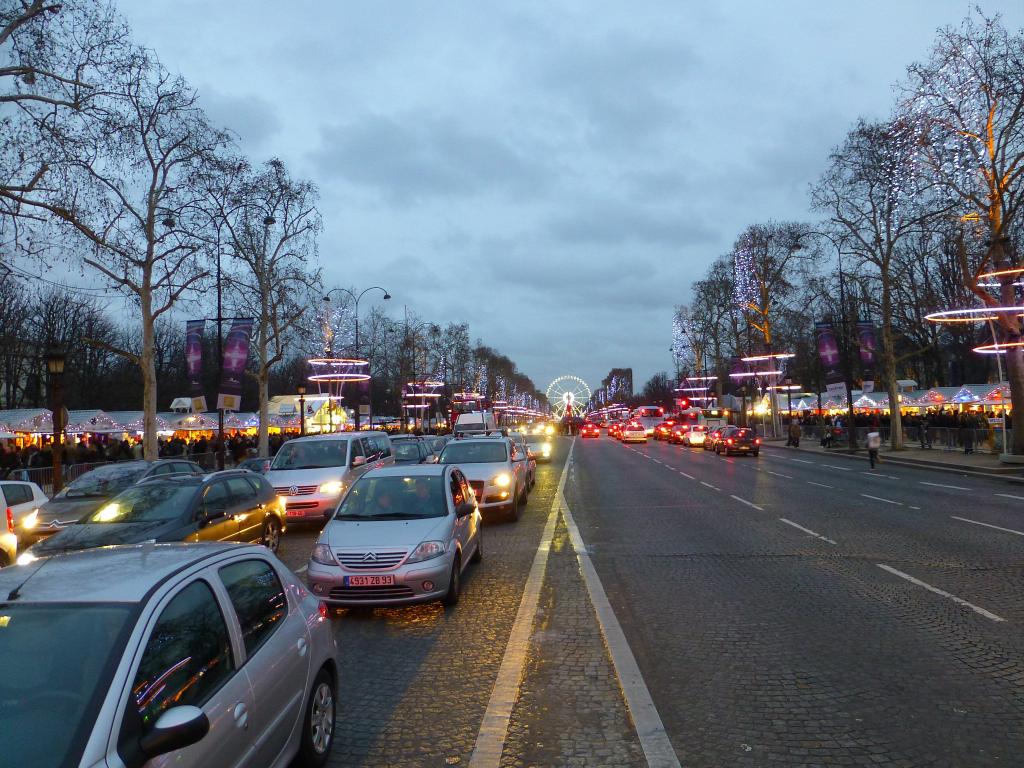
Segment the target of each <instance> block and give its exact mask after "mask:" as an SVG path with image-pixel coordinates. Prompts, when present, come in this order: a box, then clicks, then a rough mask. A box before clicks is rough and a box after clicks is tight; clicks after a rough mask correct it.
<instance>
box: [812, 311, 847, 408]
mask: <svg viewBox="0 0 1024 768" xmlns="http://www.w3.org/2000/svg"><path fill="white" fill-rule="evenodd" d="M814 335H815V337H816V338H817V341H818V357H820V358H821V370H822V375H823V378H824V380H825V391H826V392H828V394H829V397H838V396H842V395H843V394H844V393H845V391H846V385H845V382H844V381H843V371H842V368H841V367H840V363H839V343H838V342H837V341H836V331H835V327H834V326H833V325H832V322H831V321H829V320H827V321H824V322H820V323H815V324H814Z"/></svg>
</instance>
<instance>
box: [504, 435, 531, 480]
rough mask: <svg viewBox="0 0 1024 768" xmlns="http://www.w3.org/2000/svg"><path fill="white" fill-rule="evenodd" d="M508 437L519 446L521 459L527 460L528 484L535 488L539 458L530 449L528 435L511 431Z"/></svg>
mask: <svg viewBox="0 0 1024 768" xmlns="http://www.w3.org/2000/svg"><path fill="white" fill-rule="evenodd" d="M508 439H509V440H511V441H512V442H513V443H515V444H516V447H518V448H519V451H518V454H519V458H518V460H519V461H523V462H526V484H527V486H529V487H530V489H531V490H532V489H533V486H535V485H536V484H537V458H536V457H535V456H534V455H533V453H532V452H531V451H530V446H529V443H527V441H526V435H524V434H523V433H522V432H509V433H508Z"/></svg>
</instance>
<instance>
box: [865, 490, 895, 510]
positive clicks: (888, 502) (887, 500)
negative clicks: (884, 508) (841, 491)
mask: <svg viewBox="0 0 1024 768" xmlns="http://www.w3.org/2000/svg"><path fill="white" fill-rule="evenodd" d="M861 496H863V497H864V498H865V499H873V500H874V501H884V502H885V503H886V504H895V505H896V506H897V507H902V506H903V502H902V501H893V500H892V499H883V498H882V497H881V496H868V495H867V494H866V493H862V494H861Z"/></svg>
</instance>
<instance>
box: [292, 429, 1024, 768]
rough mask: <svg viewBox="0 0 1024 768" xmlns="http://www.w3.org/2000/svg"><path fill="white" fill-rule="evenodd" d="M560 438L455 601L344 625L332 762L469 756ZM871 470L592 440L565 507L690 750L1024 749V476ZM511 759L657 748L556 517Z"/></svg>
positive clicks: (345, 619) (754, 762)
mask: <svg viewBox="0 0 1024 768" xmlns="http://www.w3.org/2000/svg"><path fill="white" fill-rule="evenodd" d="M568 447H569V441H568V440H564V439H563V440H559V441H557V449H556V455H555V457H554V460H553V461H552V463H551V464H550V465H547V466H541V467H540V471H539V474H538V484H537V487H536V489H535V490H534V492H533V494H532V495H531V498H530V502H529V505H528V507H527V508H526V511H525V514H524V515H523V516H522V518H521V519H520V521H519V522H518V523H515V524H495V525H487V526H486V527H485V529H484V532H485V542H486V556H485V560H484V562H483V563H482V564H481V565H480V566H478V567H477V568H476V569H475V570H472V571H471V572H470V576H469V578H468V579H467V581H466V585H465V593H464V596H463V600H462V601H461V602H460V604H459V605H458V606H457V607H456V608H455V609H449V610H447V611H445V610H444V609H442V608H441V607H440V606H434V605H429V606H419V607H413V608H406V609H389V610H363V611H347V612H342V613H340V614H339V615H338V616H337V617H336V618H335V620H334V621H335V626H336V629H337V633H338V640H339V648H340V654H341V656H340V664H341V669H342V686H343V690H342V692H341V709H340V711H339V713H338V730H337V737H338V741H337V744H336V749H335V753H334V756H333V758H332V761H333V762H332V764H333V765H339V766H340V765H346V766H444V765H468V764H469V762H470V759H471V755H472V751H473V746H474V743H475V740H476V738H477V734H478V732H479V730H480V727H481V720H482V718H483V714H484V711H485V709H486V707H487V704H488V700H489V697H490V695H491V690H492V687H493V686H494V682H495V678H496V676H497V671H498V667H499V665H500V664H501V660H502V656H503V654H504V652H505V646H506V643H507V641H508V637H509V634H510V632H511V630H512V625H513V622H514V620H515V616H516V612H517V610H518V607H519V603H520V600H521V598H522V594H523V587H524V583H525V581H526V577H527V573H528V572H529V570H530V566H531V563H532V562H533V559H534V557H535V555H536V553H537V548H538V544H539V542H540V541H541V533H542V530H543V528H544V525H545V522H546V520H547V518H548V515H549V513H550V510H551V508H552V500H553V497H554V494H555V492H556V488H557V484H558V480H559V476H560V475H561V472H562V465H563V462H564V460H565V456H566V454H567V451H568ZM865 470H866V467H864V466H863V465H862V464H861V463H860V462H856V461H847V460H844V459H843V458H841V457H827V456H822V457H817V456H808V455H807V454H799V453H796V452H787V451H784V450H782V449H778V448H767V447H766V448H765V449H764V450H763V451H762V455H761V456H760V457H759V458H752V457H737V458H728V459H727V458H721V457H717V456H715V455H713V454H711V453H705V452H702V451H699V450H688V449H681V448H678V447H674V446H667V445H663V444H658V443H653V444H648V445H646V446H637V447H630V446H623V445H620V444H618V443H616V442H614V441H611V440H608V439H607V438H605V437H602V438H601V439H600V440H587V441H577V443H576V445H575V448H574V452H573V461H572V464H571V465H570V468H569V472H568V476H567V483H566V486H565V497H566V501H567V504H568V506H569V508H570V509H571V510H572V513H573V516H574V518H575V520H576V523H577V525H578V526H579V529H580V533H581V535H582V538H583V540H584V542H585V543H586V548H587V551H588V552H589V553H590V557H591V559H592V561H593V563H594V565H595V566H596V569H597V573H598V575H599V577H600V579H601V581H602V583H603V585H604V588H605V590H606V591H607V594H608V598H609V600H610V602H611V605H612V608H613V609H614V611H615V614H616V616H617V617H618V619H619V621H620V622H621V624H622V628H623V631H624V633H625V636H626V640H627V641H628V643H629V646H630V648H631V649H632V652H633V655H634V656H635V657H636V660H637V662H638V663H639V667H640V671H641V673H642V675H643V678H644V681H645V682H646V685H647V687H648V689H649V690H650V694H651V697H652V698H653V702H654V705H655V706H656V708H657V711H658V713H659V714H660V717H661V720H662V721H663V723H664V727H665V729H666V731H667V734H668V737H669V738H670V740H671V744H672V747H673V748H674V749H675V752H676V753H677V755H678V757H679V760H680V762H681V763H682V765H685V766H766V765H792V766H811V765H894V766H990V765H991V766H1012V765H1020V764H1024V763H1022V761H1021V759H1020V755H1021V754H1024V635H1022V633H1021V631H1020V626H1021V624H1022V623H1024V600H1022V599H1021V594H1022V589H1024V491H1020V490H1018V488H1019V486H1014V485H1012V484H1010V483H1008V482H1006V481H1004V480H999V479H988V478H976V477H967V476H957V475H950V474H949V473H940V472H935V471H931V470H926V469H917V468H913V467H898V468H897V467H894V466H883V467H880V468H879V470H878V471H876V472H874V473H871V472H868V471H865ZM313 538H314V534H313V533H312V532H290V533H289V535H288V537H287V539H286V542H285V544H284V546H283V548H282V557H283V558H284V559H285V561H286V562H288V563H289V564H290V565H291V566H292V567H293V568H300V567H301V566H302V565H303V564H304V563H305V558H306V556H307V554H308V551H309V547H310V546H311V544H312V541H313ZM500 764H501V765H502V766H509V767H511V766H642V765H645V764H646V763H645V760H644V753H643V751H642V749H641V741H640V738H639V737H638V735H637V734H636V732H635V729H634V727H633V724H632V720H631V718H630V713H629V711H628V708H627V707H626V706H625V703H624V698H623V694H622V690H621V688H620V684H619V679H618V677H617V675H616V670H615V667H614V665H613V663H612V660H611V658H610V657H609V652H608V649H607V647H606V643H605V640H604V637H603V635H602V631H601V627H600V626H599V624H598V621H597V619H596V615H595V612H594V608H593V606H592V605H591V603H590V598H589V597H588V593H587V589H586V586H585V584H584V580H583V577H582V576H581V572H580V567H579V563H578V561H577V557H576V553H575V551H574V550H573V548H572V546H571V544H570V542H569V539H568V537H567V534H566V529H565V523H564V520H563V519H562V517H561V516H559V517H558V524H557V526H556V528H555V533H554V539H553V541H552V544H551V548H550V553H549V556H548V560H547V570H546V574H545V578H544V580H543V586H542V588H541V592H540V596H539V603H538V610H537V615H536V617H535V621H534V623H533V625H532V630H531V634H530V643H529V651H528V653H527V658H526V663H525V665H524V669H523V673H522V680H521V682H520V686H519V692H518V697H517V699H516V703H515V706H514V708H513V711H512V715H511V720H510V723H509V729H508V734H507V738H506V741H505V744H504V751H503V753H502V756H501V761H500Z"/></svg>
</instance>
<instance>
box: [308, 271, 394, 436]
mask: <svg viewBox="0 0 1024 768" xmlns="http://www.w3.org/2000/svg"><path fill="white" fill-rule="evenodd" d="M335 291H337V292H340V293H347V294H348V295H349V296H351V297H352V299H353V300H354V301H355V356H356V357H359V300H360V299H361V298H363V296H364V295H365V294H367V293H369V292H370V291H384V301H389V300H390V299H391V294H390V293H388V291H387V289H386V288H382V287H381V286H379V285H371V286H370V287H369V288H366V289H365V290H363V291H361V292H360V293H359V294H358V295H356V294H354V293H353V292H352V291H350V290H349V289H348V288H332V289H331V290H329V291H328V292H327V293H325V294H324V303H326V304H330V303H331V294H332V293H334V292H335ZM367 372H369V368H367ZM371 420H372V417H371ZM355 427H356V431H357V432H358V431H359V403H358V402H357V403H356V423H355Z"/></svg>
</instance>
